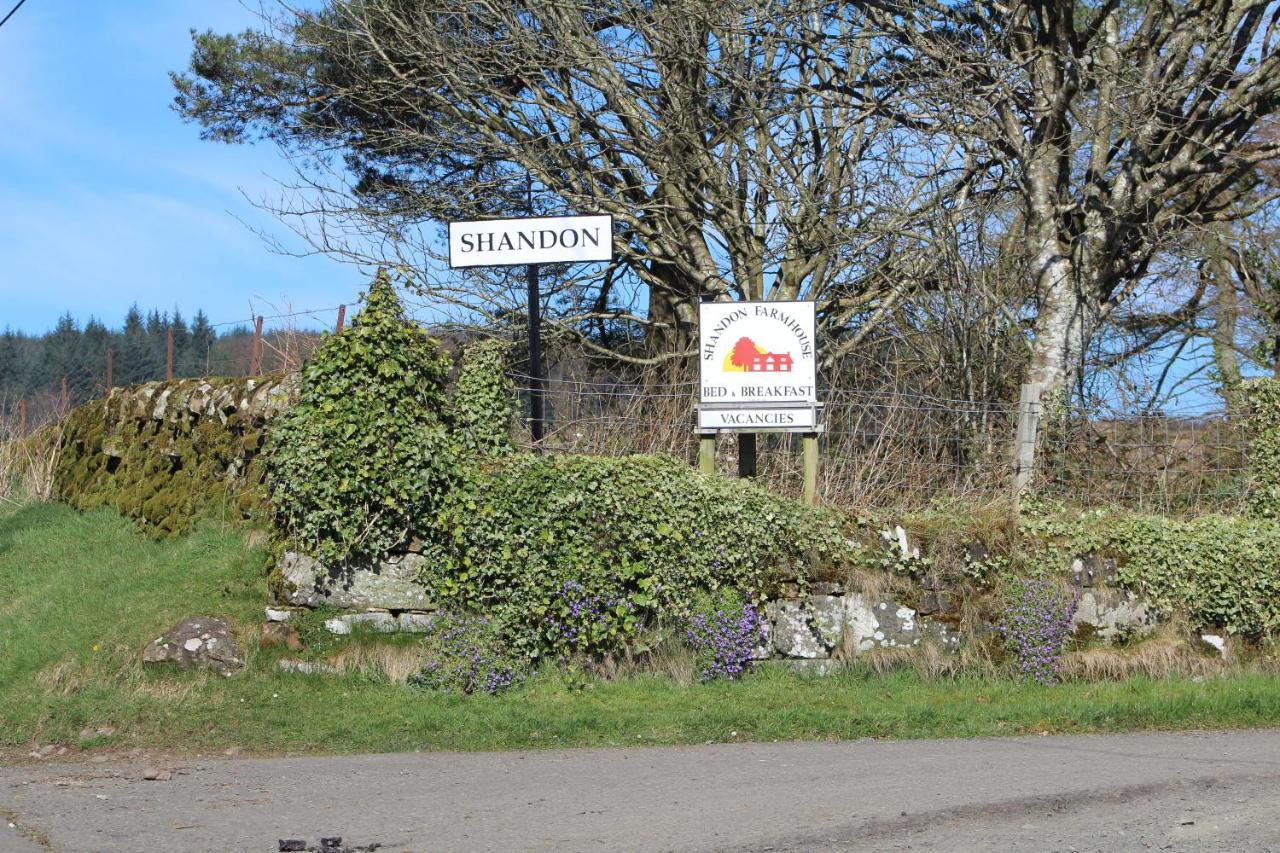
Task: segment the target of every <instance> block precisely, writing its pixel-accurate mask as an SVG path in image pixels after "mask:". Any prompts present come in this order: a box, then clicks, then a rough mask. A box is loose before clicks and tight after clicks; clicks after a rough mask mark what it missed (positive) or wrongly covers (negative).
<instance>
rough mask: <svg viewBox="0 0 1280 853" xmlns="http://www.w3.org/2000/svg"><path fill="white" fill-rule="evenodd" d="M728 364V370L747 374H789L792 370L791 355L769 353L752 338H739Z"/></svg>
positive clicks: (726, 366)
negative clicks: (743, 371) (741, 371)
mask: <svg viewBox="0 0 1280 853" xmlns="http://www.w3.org/2000/svg"><path fill="white" fill-rule="evenodd" d="M726 362H727V363H726V364H725V368H726V369H728V370H735V369H736V370H745V371H747V372H761V373H789V372H790V371H791V368H792V360H791V355H790V353H778V352H769V351H767V350H765V349H763V348H762V347H759V346H757V345H756V342H755V341H753V340H751V338H739V339H738V342H737V343H736V344H734V345H733V351H732V352H731V353H729V357H728V358H727V359H726Z"/></svg>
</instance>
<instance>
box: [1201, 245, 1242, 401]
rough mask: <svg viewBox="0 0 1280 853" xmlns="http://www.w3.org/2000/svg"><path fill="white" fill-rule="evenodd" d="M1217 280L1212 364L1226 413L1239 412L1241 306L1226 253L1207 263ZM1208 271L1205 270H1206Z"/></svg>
mask: <svg viewBox="0 0 1280 853" xmlns="http://www.w3.org/2000/svg"><path fill="white" fill-rule="evenodd" d="M1208 264H1209V265H1211V267H1212V273H1211V275H1212V277H1213V279H1214V282H1213V283H1214V302H1215V305H1214V308H1215V311H1214V318H1213V364H1214V367H1215V368H1217V371H1218V379H1219V381H1220V382H1221V383H1222V389H1221V391H1222V399H1223V400H1224V401H1225V402H1226V404H1227V414H1229V415H1232V416H1234V415H1236V414H1237V413H1238V412H1239V411H1240V406H1241V402H1242V400H1241V398H1240V381H1241V377H1240V360H1239V358H1237V357H1236V322H1237V320H1238V317H1239V307H1238V305H1237V304H1236V282H1235V278H1234V276H1233V275H1232V271H1231V263H1230V262H1229V261H1228V260H1227V257H1226V255H1225V254H1223V253H1221V252H1219V253H1218V256H1217V257H1215V258H1213V259H1212V260H1210V261H1209V262H1208ZM1207 271H1208V270H1207V269H1206V272H1207Z"/></svg>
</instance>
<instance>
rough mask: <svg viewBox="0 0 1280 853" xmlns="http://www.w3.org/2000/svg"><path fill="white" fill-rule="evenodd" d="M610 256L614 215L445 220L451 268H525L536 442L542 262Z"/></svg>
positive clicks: (543, 416) (542, 398) (541, 416)
mask: <svg viewBox="0 0 1280 853" xmlns="http://www.w3.org/2000/svg"><path fill="white" fill-rule="evenodd" d="M612 260H613V218H612V217H610V216H604V215H595V216H541V217H537V216H527V217H524V218H520V219H479V220H474V221H469V222H450V223H449V267H450V268H451V269H464V268H467V267H513V266H523V267H524V268H525V280H526V283H527V285H528V300H529V302H528V304H529V308H528V312H527V316H528V318H529V386H530V387H529V432H530V433H531V434H532V435H533V440H534V443H535V445H536V444H537V443H538V442H541V441H542V439H543V437H544V435H545V434H546V420H547V413H546V384H547V380H546V375H545V374H544V373H543V370H542V293H541V288H540V285H539V281H538V272H539V269H540V267H541V265H542V264H577V263H600V262H609V261H612Z"/></svg>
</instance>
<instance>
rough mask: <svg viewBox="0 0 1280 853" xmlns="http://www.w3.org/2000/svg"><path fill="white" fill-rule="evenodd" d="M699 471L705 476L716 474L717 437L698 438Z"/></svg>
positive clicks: (712, 435) (713, 435) (704, 436)
mask: <svg viewBox="0 0 1280 853" xmlns="http://www.w3.org/2000/svg"><path fill="white" fill-rule="evenodd" d="M698 470H699V471H701V472H702V473H704V474H714V473H715V472H716V436H715V433H711V434H710V435H707V434H705V433H704V434H703V435H700V436H698Z"/></svg>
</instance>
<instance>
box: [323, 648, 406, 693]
mask: <svg viewBox="0 0 1280 853" xmlns="http://www.w3.org/2000/svg"><path fill="white" fill-rule="evenodd" d="M329 663H331V664H332V665H333V666H335V667H336V668H338V669H340V670H342V671H343V672H355V673H359V674H361V675H364V676H368V677H370V678H374V679H377V680H386V681H390V682H391V683H392V684H405V683H406V682H408V681H409V679H410V678H411V677H412V676H413V675H414V674H415V673H417V672H418V671H419V670H421V669H422V663H423V652H422V645H421V644H420V643H408V644H406V643H385V642H378V641H376V640H366V639H354V640H352V641H351V642H350V643H348V644H347V645H346V646H344V647H343V648H342V649H341V650H340V651H339V652H337V653H336V654H335V655H333V656H332V657H331V658H330V659H329Z"/></svg>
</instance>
